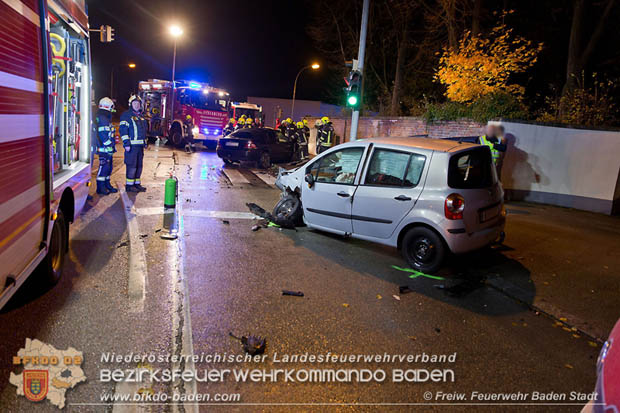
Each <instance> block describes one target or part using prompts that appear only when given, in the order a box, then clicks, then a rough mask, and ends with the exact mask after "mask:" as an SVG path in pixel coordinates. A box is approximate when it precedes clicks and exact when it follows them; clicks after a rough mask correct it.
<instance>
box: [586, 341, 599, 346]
mask: <svg viewBox="0 0 620 413" xmlns="http://www.w3.org/2000/svg"><path fill="white" fill-rule="evenodd" d="M588 344H589V345H590V347H598V344H596V343H595V342H594V341H588Z"/></svg>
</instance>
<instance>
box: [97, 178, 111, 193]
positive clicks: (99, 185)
mask: <svg viewBox="0 0 620 413" xmlns="http://www.w3.org/2000/svg"><path fill="white" fill-rule="evenodd" d="M97 193H98V194H99V195H108V194H109V193H110V190H109V189H108V188H107V187H106V186H105V182H103V181H97Z"/></svg>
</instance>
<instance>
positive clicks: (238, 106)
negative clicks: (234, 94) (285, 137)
mask: <svg viewBox="0 0 620 413" xmlns="http://www.w3.org/2000/svg"><path fill="white" fill-rule="evenodd" d="M228 113H229V115H230V117H231V118H234V119H239V118H240V117H241V116H242V115H245V117H246V118H252V119H254V123H255V124H256V125H257V126H264V125H263V124H264V120H265V119H264V116H263V107H262V106H260V105H256V104H254V103H247V102H231V103H230V110H229V111H228Z"/></svg>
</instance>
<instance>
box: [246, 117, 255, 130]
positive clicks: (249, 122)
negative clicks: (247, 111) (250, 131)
mask: <svg viewBox="0 0 620 413" xmlns="http://www.w3.org/2000/svg"><path fill="white" fill-rule="evenodd" d="M245 127H246V128H253V127H254V119H252V118H247V119H246V120H245Z"/></svg>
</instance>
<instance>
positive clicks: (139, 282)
mask: <svg viewBox="0 0 620 413" xmlns="http://www.w3.org/2000/svg"><path fill="white" fill-rule="evenodd" d="M117 187H118V189H119V193H120V195H121V201H122V202H123V211H124V212H125V219H126V221H127V235H128V237H129V282H128V286H127V293H128V295H129V300H130V301H131V302H132V303H133V304H135V308H134V310H136V311H138V312H142V311H143V310H144V296H145V292H146V274H147V267H146V251H145V249H144V241H143V240H142V239H141V238H140V227H139V226H138V215H137V213H136V208H135V207H134V205H133V203H132V202H131V201H130V200H129V197H128V196H127V193H126V192H125V187H124V185H121V184H119V183H117Z"/></svg>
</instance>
